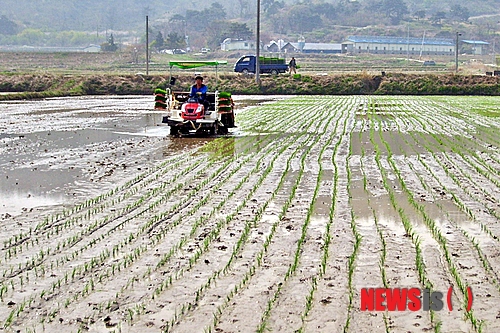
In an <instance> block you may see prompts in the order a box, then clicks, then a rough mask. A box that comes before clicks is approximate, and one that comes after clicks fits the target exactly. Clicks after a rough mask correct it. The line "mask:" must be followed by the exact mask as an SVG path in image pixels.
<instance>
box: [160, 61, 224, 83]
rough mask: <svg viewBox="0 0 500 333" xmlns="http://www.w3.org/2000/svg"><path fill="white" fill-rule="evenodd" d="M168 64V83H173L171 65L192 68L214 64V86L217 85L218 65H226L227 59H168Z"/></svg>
mask: <svg viewBox="0 0 500 333" xmlns="http://www.w3.org/2000/svg"><path fill="white" fill-rule="evenodd" d="M168 65H169V67H170V85H173V84H175V79H174V81H172V67H174V66H175V67H178V68H180V69H192V68H198V67H203V66H215V87H217V85H218V81H219V73H218V68H219V65H227V60H210V61H200V60H179V61H169V62H168Z"/></svg>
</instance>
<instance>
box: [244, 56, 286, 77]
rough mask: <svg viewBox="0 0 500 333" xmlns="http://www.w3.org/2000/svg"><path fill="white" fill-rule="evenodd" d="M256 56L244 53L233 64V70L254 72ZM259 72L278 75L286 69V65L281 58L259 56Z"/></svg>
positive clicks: (246, 72)
mask: <svg viewBox="0 0 500 333" xmlns="http://www.w3.org/2000/svg"><path fill="white" fill-rule="evenodd" d="M256 59H257V58H256V56H254V55H244V56H242V57H241V58H239V59H238V61H236V63H235V64H234V71H235V72H237V73H244V74H248V73H255V66H256ZM259 68H260V73H261V74H262V73H269V74H273V75H278V74H279V73H285V72H287V71H288V65H287V64H286V63H285V59H283V58H266V57H260V58H259Z"/></svg>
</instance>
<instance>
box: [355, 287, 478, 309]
mask: <svg viewBox="0 0 500 333" xmlns="http://www.w3.org/2000/svg"><path fill="white" fill-rule="evenodd" d="M452 292H453V288H452V287H450V288H449V289H448V293H447V297H446V299H444V297H443V296H444V295H443V293H442V292H440V291H434V290H430V289H424V290H420V289H418V288H363V289H361V296H360V300H361V311H386V310H387V311H406V310H410V311H419V310H423V311H429V310H433V311H440V310H442V309H443V308H444V304H445V302H446V304H447V305H448V310H449V311H452V310H453V306H452V302H451V296H452ZM467 293H468V295H467V296H468V302H467V311H470V309H471V307H472V290H471V288H470V287H468V288H467Z"/></svg>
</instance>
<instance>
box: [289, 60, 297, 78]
mask: <svg viewBox="0 0 500 333" xmlns="http://www.w3.org/2000/svg"><path fill="white" fill-rule="evenodd" d="M288 70H289V73H290V75H292V71H293V74H297V62H296V61H295V58H294V57H292V59H291V60H290V62H289V63H288Z"/></svg>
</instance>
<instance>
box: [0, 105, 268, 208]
mask: <svg viewBox="0 0 500 333" xmlns="http://www.w3.org/2000/svg"><path fill="white" fill-rule="evenodd" d="M233 98H234V100H235V103H236V105H237V111H239V112H242V111H243V110H244V109H245V108H246V107H247V106H253V105H257V104H259V103H263V102H266V101H271V100H273V98H270V97H264V96H250V97H246V96H233ZM153 107H154V100H153V98H152V97H151V96H120V97H115V96H105V97H96V96H89V97H65V98H50V99H44V100H37V101H16V103H11V102H0V111H1V112H0V214H5V213H9V215H16V214H20V213H21V212H22V211H23V210H26V209H31V208H33V207H36V206H46V205H55V204H63V203H67V202H68V203H69V202H71V200H75V198H77V199H76V200H78V199H79V200H82V197H81V196H82V195H83V193H87V195H89V194H88V193H89V191H87V190H86V189H85V186H89V185H88V184H89V183H92V182H94V181H96V180H100V179H102V178H103V176H105V175H106V174H107V173H108V174H110V173H113V172H114V171H120V172H123V173H124V176H125V177H128V176H132V173H133V172H139V171H142V170H144V169H145V168H147V165H148V164H149V165H151V164H156V163H157V162H158V161H161V160H164V159H165V158H166V157H168V156H173V155H177V154H180V153H183V152H186V151H190V150H192V149H196V148H199V147H201V146H205V145H207V144H208V143H210V142H212V141H214V139H216V138H217V137H207V136H205V137H203V136H188V137H182V138H176V137H170V136H169V133H170V130H169V127H168V126H166V125H165V124H162V123H161V120H162V117H163V116H164V112H163V111H158V110H154V109H153ZM241 135H242V134H241V132H239V131H238V129H234V131H232V132H231V133H230V134H229V135H228V136H225V137H224V140H222V141H223V142H224V143H223V144H224V145H225V148H224V149H223V150H219V149H218V148H217V146H213V147H212V146H210V145H208V146H207V148H208V149H210V150H211V152H212V153H213V154H214V155H217V154H223V155H224V156H226V155H228V154H235V153H237V151H238V142H240V140H238V139H237V138H238V137H239V136H241ZM219 138H220V137H219ZM226 140H227V141H226ZM221 144H222V143H221ZM216 157H217V156H216ZM111 185H113V186H114V184H111ZM111 185H109V184H105V183H98V184H95V183H94V184H93V185H92V186H93V188H94V190H95V188H96V186H97V187H99V186H101V187H102V188H100V189H99V190H100V191H103V190H105V188H104V187H105V186H111Z"/></svg>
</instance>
